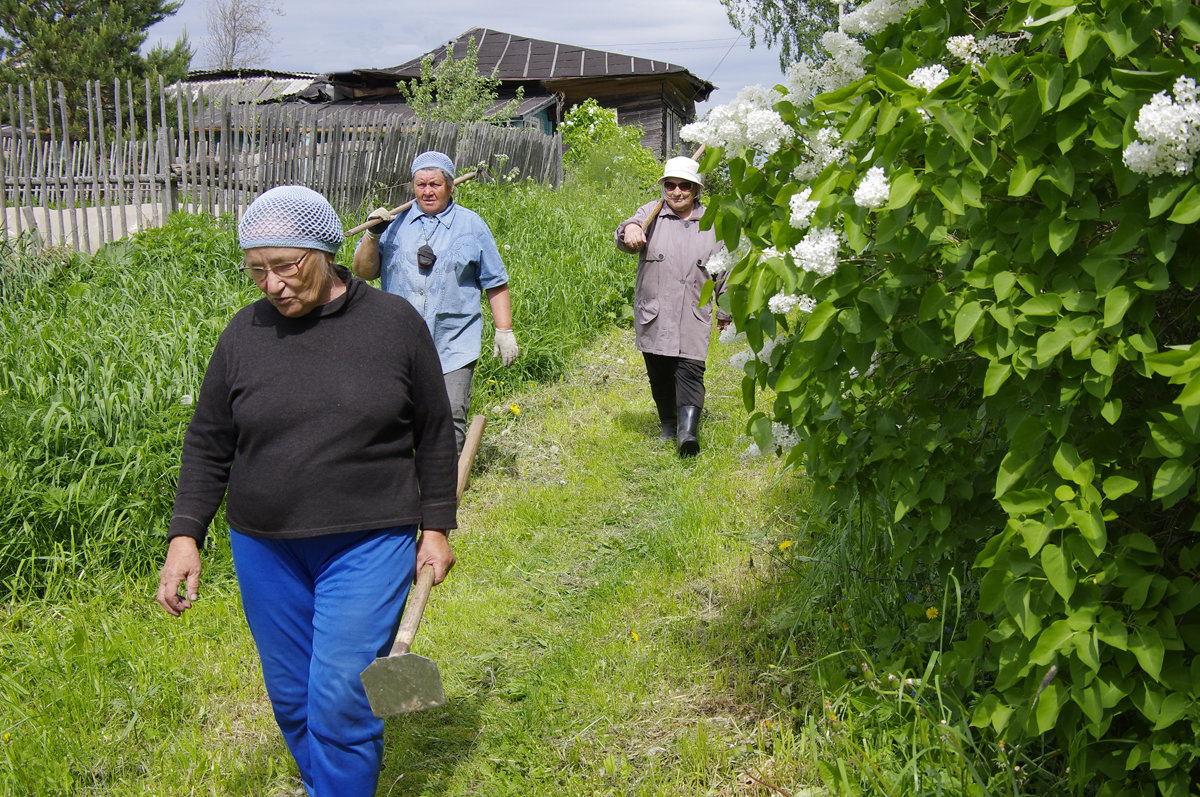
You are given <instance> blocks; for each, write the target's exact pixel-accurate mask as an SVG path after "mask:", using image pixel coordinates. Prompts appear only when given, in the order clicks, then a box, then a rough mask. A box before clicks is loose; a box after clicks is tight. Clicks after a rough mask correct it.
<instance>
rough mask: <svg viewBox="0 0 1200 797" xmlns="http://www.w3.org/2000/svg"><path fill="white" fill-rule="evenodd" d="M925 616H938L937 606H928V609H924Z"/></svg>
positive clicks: (933, 618)
mask: <svg viewBox="0 0 1200 797" xmlns="http://www.w3.org/2000/svg"><path fill="white" fill-rule="evenodd" d="M925 616H926V617H928V618H929V619H930V620H936V619H937V616H938V610H937V607H936V606H930V607H929V608H928V609H926V610H925Z"/></svg>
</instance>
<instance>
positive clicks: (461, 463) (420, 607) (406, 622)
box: [388, 415, 487, 656]
mask: <svg viewBox="0 0 1200 797" xmlns="http://www.w3.org/2000/svg"><path fill="white" fill-rule="evenodd" d="M485 426H487V418H485V417H484V416H482V415H476V416H475V417H474V418H472V419H471V428H470V429H469V430H468V431H467V438H466V440H464V441H463V450H462V454H460V455H459V457H458V498H462V494H463V490H465V489H467V481H468V479H469V478H470V475H471V464H472V463H473V462H475V455H476V453H477V452H478V451H479V441H480V440H482V439H483V427H485ZM431 589H433V565H425V567H423V568H421V572H420V573H419V574H418V575H417V583H416V584H415V585H413V588H412V590H411V591H410V592H409V593H408V606H407V608H405V610H404V619H403V620H401V621H400V630H398V631H397V632H396V640H395V641H394V642H393V643H392V649H391V651H390V652H389V653H388V655H389V656H402V655H404V654H405V653H408V650H409V648H411V647H412V643H413V638H414V637H415V636H416V635H417V629H418V628H420V627H421V616H422V615H423V614H424V613H425V604H426V603H429V591H430V590H431Z"/></svg>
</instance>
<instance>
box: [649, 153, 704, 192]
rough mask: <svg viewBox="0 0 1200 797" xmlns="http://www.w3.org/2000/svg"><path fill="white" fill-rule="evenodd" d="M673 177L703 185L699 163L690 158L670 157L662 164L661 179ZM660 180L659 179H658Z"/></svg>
mask: <svg viewBox="0 0 1200 797" xmlns="http://www.w3.org/2000/svg"><path fill="white" fill-rule="evenodd" d="M668 177H674V178H676V179H677V180H687V181H688V182H692V183H695V184H696V185H698V186H701V187H703V186H704V178H703V177H701V176H700V164H699V163H696V161H694V160H692V159H691V158H684V157H679V158H671V159H670V160H669V161H667V163H666V165H665V166H663V176H662V180H665V179H667V178H668ZM659 182H661V180H660V181H659Z"/></svg>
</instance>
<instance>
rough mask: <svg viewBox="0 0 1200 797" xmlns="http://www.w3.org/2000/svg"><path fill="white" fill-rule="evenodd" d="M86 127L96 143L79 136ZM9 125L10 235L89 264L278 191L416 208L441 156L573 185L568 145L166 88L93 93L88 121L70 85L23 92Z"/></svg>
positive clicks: (1, 206)
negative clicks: (189, 219)
mask: <svg viewBox="0 0 1200 797" xmlns="http://www.w3.org/2000/svg"><path fill="white" fill-rule="evenodd" d="M85 111H86V113H84V112H85ZM84 118H86V121H87V128H86V129H87V134H86V136H85V135H83V134H82V133H80V134H78V135H72V133H71V131H72V129H74V130H81V129H82V128H83V120H84ZM0 119H3V120H4V123H3V125H0V175H2V177H3V190H0V226H2V227H3V228H4V232H5V233H6V234H7V235H8V236H10V237H12V236H20V235H26V234H33V233H35V234H36V236H37V238H38V240H40V241H41V242H42V243H43V244H44V245H54V246H69V247H71V248H74V249H76V250H80V251H92V252H94V251H96V250H97V249H98V248H99V247H100V246H101V245H103V244H104V243H107V242H110V241H114V240H117V239H119V238H123V237H125V236H126V235H129V234H130V233H132V232H135V231H137V230H140V229H144V228H147V227H155V226H158V225H160V224H162V222H163V220H164V219H165V218H166V217H167V216H168V215H169V214H171V213H173V212H176V211H178V210H186V211H189V212H200V211H203V212H209V213H213V214H226V213H230V214H239V213H240V212H241V211H242V210H243V209H244V208H245V207H246V205H248V204H249V203H250V202H251V201H253V199H254V198H255V197H256V196H258V195H259V194H260V193H262V192H263V191H265V190H266V189H268V188H271V187H273V186H276V185H284V184H299V185H306V186H308V187H310V188H313V189H314V190H317V191H320V192H321V193H323V194H324V195H325V196H326V197H327V198H328V199H329V201H330V202H331V203H333V204H334V206H335V207H339V208H342V209H346V210H353V209H357V208H359V207H361V206H362V205H363V204H364V203H366V202H376V201H377V202H379V203H380V204H389V205H397V204H400V202H403V201H404V200H405V199H407V198H409V197H410V196H411V191H409V190H408V188H407V183H408V180H409V173H408V168H409V164H410V163H411V162H412V159H413V157H414V156H415V155H416V154H418V153H420V152H423V151H425V150H430V149H435V150H439V151H441V152H445V153H446V154H447V155H449V156H450V157H451V158H452V159H454V161H455V164H456V165H457V166H458V167H459V169H461V170H464V171H465V170H467V169H477V168H481V167H482V170H483V173H484V174H485V175H490V176H493V177H506V178H507V177H509V176H513V175H515V176H517V177H519V178H522V179H523V178H532V179H534V180H536V181H538V182H543V183H550V184H553V185H558V184H560V183H561V181H562V139H561V137H560V136H558V135H557V134H555V135H553V136H548V135H545V134H543V133H541V132H538V131H535V130H528V129H523V128H505V127H496V126H493V125H486V124H468V125H457V124H449V123H443V124H420V123H415V122H414V121H413V120H411V119H408V120H401V119H399V118H398V117H397V116H396V115H394V114H389V113H387V112H385V111H384V110H381V109H367V110H341V109H337V110H333V109H330V108H327V107H312V106H305V105H303V104H298V103H278V104H269V105H243V104H235V103H231V102H230V100H229V98H228V96H226V97H224V98H223V99H221V100H210V98H208V97H206V96H205V95H204V94H203V92H201V91H197V90H195V89H194V88H192V87H189V86H188V85H187V84H176V85H174V86H164V85H163V84H162V83H161V81H160V83H159V85H158V86H151V84H150V82H149V81H148V80H147V81H144V85H143V86H140V87H135V86H134V85H133V84H132V83H131V82H129V81H126V82H124V83H121V82H120V81H114V82H113V83H112V85H111V86H109V85H108V84H107V83H104V84H101V83H100V82H90V83H88V84H87V85H86V97H85V108H78V107H73V108H70V109H69V108H68V102H67V98H66V96H65V93H64V90H63V87H62V84H61V83H59V84H57V85H56V86H54V87H52V86H51V85H50V83H49V82H46V83H45V84H44V85H32V84H30V85H18V86H15V87H14V86H9V87H8V91H7V106H6V107H5V101H4V98H3V95H0ZM514 169H515V170H516V171H515V172H514V171H513V170H514Z"/></svg>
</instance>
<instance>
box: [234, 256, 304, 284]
mask: <svg viewBox="0 0 1200 797" xmlns="http://www.w3.org/2000/svg"><path fill="white" fill-rule="evenodd" d="M306 257H308V252H305V253H304V254H302V255H300V257H298V258H296V259H295V260H293V261H291V262H290V263H281V264H279V265H278V266H248V265H246V264H245V263H243V264H241V265H240V266H238V271H240V272H242V273H243V274H249V275H250V279H252V280H254V281H255V282H258V283H262V282H264V281H266V279H267V275H268V274H274V275H275V276H276V277H283V278H286V277H294V276H296V273H297V272H298V271H300V264H301V263H303V262H304V258H306Z"/></svg>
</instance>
